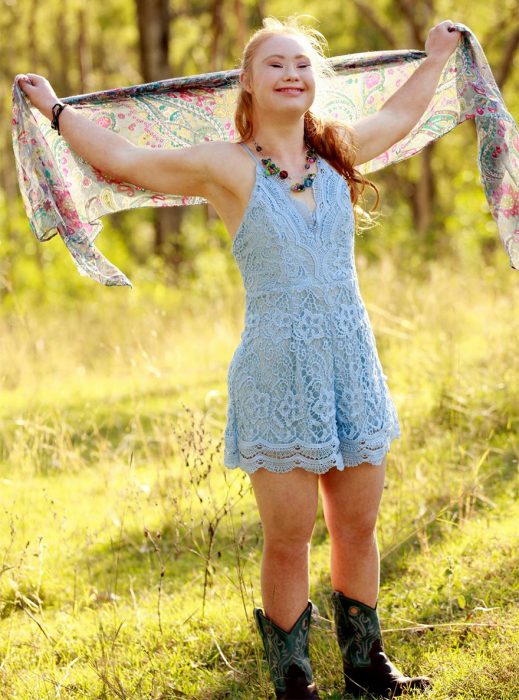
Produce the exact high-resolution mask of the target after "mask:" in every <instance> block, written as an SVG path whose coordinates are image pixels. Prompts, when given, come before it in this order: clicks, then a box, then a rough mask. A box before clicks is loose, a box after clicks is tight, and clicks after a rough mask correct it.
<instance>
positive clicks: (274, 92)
mask: <svg viewBox="0 0 519 700" xmlns="http://www.w3.org/2000/svg"><path fill="white" fill-rule="evenodd" d="M311 57H312V49H311V46H310V45H309V44H308V42H307V41H305V38H304V37H303V36H295V35H289V34H278V35H274V36H269V37H268V38H267V39H265V40H264V41H262V42H261V44H260V45H259V46H258V47H257V49H256V50H255V52H254V56H253V59H252V65H251V66H250V68H249V70H248V71H246V72H243V73H242V74H241V75H240V82H241V83H242V85H243V87H244V88H245V89H246V90H248V91H249V92H250V93H251V95H252V102H253V107H254V110H259V111H261V112H263V113H266V114H269V115H271V117H273V116H274V115H276V114H277V115H278V116H281V114H283V115H287V114H290V115H293V116H294V117H299V116H301V115H302V114H304V113H305V112H306V111H307V110H308V109H309V108H310V107H311V105H312V103H313V101H314V97H315V74H314V68H313V65H312V58H311Z"/></svg>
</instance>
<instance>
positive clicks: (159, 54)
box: [135, 0, 184, 270]
mask: <svg viewBox="0 0 519 700" xmlns="http://www.w3.org/2000/svg"><path fill="white" fill-rule="evenodd" d="M135 3H136V9H137V21H138V25H139V56H140V64H141V73H142V78H143V80H144V82H145V83H151V82H155V81H156V80H166V79H167V78H170V77H171V68H170V63H169V43H170V20H171V17H170V9H169V0H135ZM183 214H184V209H183V207H168V208H167V209H155V210H154V212H153V218H154V225H155V240H154V253H155V254H156V255H164V256H166V257H167V260H168V262H169V264H170V265H171V267H172V268H173V270H176V269H177V268H178V266H179V264H180V263H181V262H182V258H183V255H182V246H181V244H180V241H179V231H180V227H181V225H182V218H183Z"/></svg>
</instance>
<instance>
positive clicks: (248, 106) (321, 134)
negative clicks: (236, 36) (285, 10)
mask: <svg viewBox="0 0 519 700" xmlns="http://www.w3.org/2000/svg"><path fill="white" fill-rule="evenodd" d="M310 16H311V15H299V14H296V15H291V16H290V17H287V18H286V19H285V20H284V21H281V20H279V19H277V18H275V17H266V18H265V19H264V20H263V23H262V27H261V28H260V29H257V30H256V31H255V32H254V33H253V34H252V36H251V37H250V39H249V41H248V42H247V44H246V46H245V48H244V50H243V54H242V58H241V63H240V69H241V71H242V72H243V73H249V74H250V73H251V69H252V61H253V58H254V55H255V53H256V50H257V49H258V48H259V46H260V45H261V44H262V43H263V42H264V41H265V40H266V39H268V38H270V37H272V36H277V35H295V36H299V37H303V38H304V39H305V40H306V42H307V44H308V46H309V49H310V57H311V60H312V66H313V68H314V73H315V76H316V86H317V89H319V83H321V82H322V81H323V80H324V79H325V78H326V77H331V76H333V75H334V69H333V67H332V66H331V65H330V63H329V62H328V60H327V58H326V56H325V51H327V50H328V43H327V41H326V38H325V37H324V36H323V34H321V32H319V31H318V30H317V29H314V28H313V27H309V26H308V25H306V24H304V23H303V19H304V18H305V17H310ZM253 117H254V113H253V106H252V96H251V94H250V92H248V91H247V90H245V89H244V88H243V86H240V91H239V95H238V100H237V104H236V110H235V116H234V121H235V124H236V129H237V131H238V133H239V135H240V137H241V142H244V141H248V140H249V139H251V138H252V137H253V134H254V118H253ZM304 132H305V142H306V143H307V144H308V145H309V146H311V147H312V148H314V149H315V151H316V152H317V153H318V154H319V155H320V156H322V157H323V158H324V159H325V160H327V161H328V162H329V163H330V165H332V166H333V167H334V168H335V170H337V171H338V172H339V173H340V174H341V175H342V176H343V178H344V179H345V180H346V182H347V183H348V187H349V189H350V195H351V201H352V203H353V205H354V206H355V205H356V203H357V201H358V200H359V198H360V197H361V195H362V194H363V192H364V190H365V188H366V187H370V188H372V189H373V191H374V192H375V195H376V202H375V204H374V206H373V209H375V208H376V207H377V206H378V203H379V193H378V189H377V187H376V186H375V185H374V184H373V183H372V182H370V181H369V180H368V179H366V178H365V177H364V176H363V175H362V173H360V172H359V171H358V170H357V169H356V168H355V167H354V163H355V152H356V146H355V141H354V133H353V130H352V129H351V128H350V127H349V126H348V125H346V124H343V123H340V122H338V121H336V120H333V119H329V118H326V119H322V118H320V117H318V116H317V115H316V114H314V113H313V112H312V111H311V109H308V110H307V111H306V112H305V115H304ZM345 132H346V136H347V137H349V138H345ZM355 208H356V209H359V207H358V206H357V207H355ZM361 211H362V210H361ZM364 214H366V212H364ZM356 218H357V217H356Z"/></svg>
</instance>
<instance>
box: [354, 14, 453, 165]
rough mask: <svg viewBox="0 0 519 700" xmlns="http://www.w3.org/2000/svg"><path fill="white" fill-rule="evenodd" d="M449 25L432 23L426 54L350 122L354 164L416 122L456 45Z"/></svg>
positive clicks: (373, 154) (377, 151) (382, 149)
mask: <svg viewBox="0 0 519 700" xmlns="http://www.w3.org/2000/svg"><path fill="white" fill-rule="evenodd" d="M452 27H453V22H451V21H450V20H445V21H444V22H440V24H437V25H436V26H435V27H433V28H432V29H431V30H430V32H429V36H428V37H427V41H426V42H425V53H426V54H427V58H426V59H425V60H424V61H423V62H422V63H421V64H420V65H419V66H418V68H417V69H416V70H415V72H414V73H413V74H412V75H411V77H410V78H409V79H408V80H406V82H405V83H404V84H403V85H402V87H400V88H399V89H398V90H397V91H396V92H395V93H394V94H393V95H391V97H390V98H389V99H388V100H387V101H386V102H385V103H384V104H383V106H382V107H381V109H380V110H379V111H378V112H377V113H376V114H372V115H370V116H369V117H365V118H364V119H360V120H359V121H358V122H356V123H355V124H352V129H353V132H354V134H353V135H354V139H355V141H356V145H357V155H356V159H355V165H360V164H361V163H365V162H367V161H368V160H371V159H372V158H376V157H377V156H379V155H380V154H381V153H384V152H385V151H387V149H388V148H390V147H391V146H392V145H393V144H394V143H396V142H397V141H400V139H402V138H403V137H404V136H405V135H406V134H408V133H409V132H410V131H411V129H412V128H413V126H414V125H415V124H416V123H417V122H418V120H419V119H420V117H421V116H422V114H423V113H424V112H425V110H426V109H427V106H428V105H429V103H430V101H431V99H432V97H433V95H434V91H435V90H436V86H437V85H438V80H439V79H440V76H441V73H442V70H443V67H444V65H445V63H446V62H447V59H448V58H449V56H450V55H451V53H452V52H453V51H454V50H455V48H456V46H457V45H458V41H459V38H460V32H459V31H458V30H456V29H454V30H453V29H452Z"/></svg>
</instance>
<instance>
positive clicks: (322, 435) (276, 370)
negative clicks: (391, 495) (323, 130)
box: [224, 144, 400, 474]
mask: <svg viewBox="0 0 519 700" xmlns="http://www.w3.org/2000/svg"><path fill="white" fill-rule="evenodd" d="M242 145H243V146H244V148H246V149H247V151H248V153H249V154H250V155H251V157H252V158H253V159H254V160H255V162H256V182H255V185H254V188H253V190H252V193H251V196H250V199H249V203H248V205H247V208H246V211H245V214H244V216H243V219H242V221H241V223H240V226H239V228H238V231H237V232H236V236H235V238H234V240H233V243H232V253H233V255H234V258H235V260H236V262H237V264H238V267H239V269H240V272H241V275H242V278H243V283H244V287H245V323H244V329H243V332H242V336H241V342H240V343H239V345H238V347H237V348H236V350H235V352H234V355H233V357H232V359H231V362H230V364H229V369H228V374H227V381H228V407H227V423H226V426H225V434H224V438H225V449H224V465H225V466H226V467H228V468H230V469H234V468H236V467H240V468H242V469H243V470H245V471H246V472H248V473H253V472H255V471H256V470H257V469H259V468H260V467H264V468H266V469H268V470H269V471H272V472H286V471H289V470H291V469H294V468H295V467H301V468H303V469H306V470H308V471H311V472H314V473H318V474H322V473H323V472H326V471H328V470H329V469H330V468H332V467H337V468H338V469H339V470H342V469H344V467H346V466H355V465H358V464H360V463H361V462H371V463H372V464H380V463H381V462H382V460H383V458H384V455H385V453H386V452H388V451H389V449H390V443H391V441H392V440H393V439H394V438H398V437H400V425H399V421H398V416H397V412H396V408H395V405H394V403H393V401H392V399H391V396H390V393H389V390H388V387H387V384H386V379H387V377H386V375H385V374H384V373H383V371H382V367H381V364H380V360H379V357H378V353H377V348H376V343H375V337H374V335H373V331H372V329H371V324H370V321H369V317H368V314H367V311H366V307H365V305H364V302H363V300H362V298H361V295H360V289H359V284H358V279H357V272H356V269H355V259H354V226H353V210H352V205H351V199H350V192H349V188H348V185H347V183H346V182H345V180H344V179H343V178H342V177H341V176H340V175H339V173H338V172H337V171H336V170H335V169H334V168H332V166H331V165H330V164H329V163H328V162H327V161H326V160H324V159H323V158H321V157H318V159H317V168H318V174H317V177H316V178H315V180H314V197H315V203H316V206H315V209H314V211H313V212H312V211H310V209H309V208H308V207H307V206H306V204H304V203H303V202H298V201H297V200H296V198H295V196H294V195H291V194H290V190H289V187H290V184H289V181H288V180H281V179H280V178H278V177H276V176H269V175H266V174H265V171H264V168H263V165H262V164H261V163H260V161H259V160H258V159H257V158H256V156H255V155H254V154H253V153H252V151H251V150H250V149H249V148H248V147H247V146H246V145H245V144H242ZM296 196H297V195H296Z"/></svg>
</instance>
